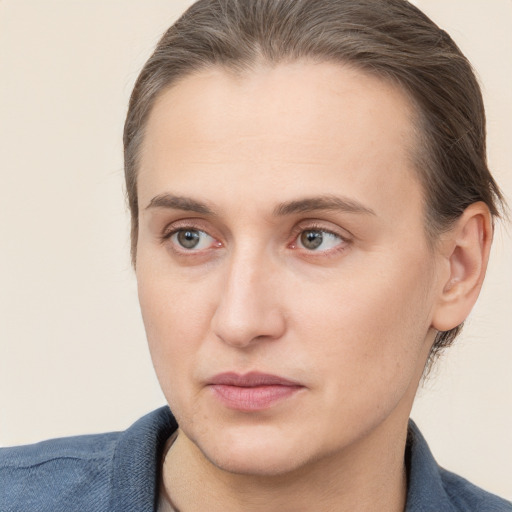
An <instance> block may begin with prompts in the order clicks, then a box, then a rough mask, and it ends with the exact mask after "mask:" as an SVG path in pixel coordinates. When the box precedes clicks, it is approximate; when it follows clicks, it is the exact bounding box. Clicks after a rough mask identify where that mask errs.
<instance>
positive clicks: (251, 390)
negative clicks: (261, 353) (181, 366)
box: [208, 372, 304, 412]
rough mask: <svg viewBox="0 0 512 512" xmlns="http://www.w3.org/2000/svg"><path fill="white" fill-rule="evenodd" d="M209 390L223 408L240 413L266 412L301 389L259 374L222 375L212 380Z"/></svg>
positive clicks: (276, 377)
mask: <svg viewBox="0 0 512 512" xmlns="http://www.w3.org/2000/svg"><path fill="white" fill-rule="evenodd" d="M208 386H209V388H210V389H211V390H212V393H213V395H214V396H215V398H217V399H218V400H219V401H220V402H221V403H222V404H223V405H224V406H226V407H228V408H229V409H234V410H238V411H242V412H255V411H263V410H265V409H269V408H270V407H272V406H275V405H277V404H278V403H281V402H283V401H286V400H287V399H289V398H291V397H292V396H293V395H295V394H296V393H297V392H299V391H300V390H301V389H304V386H303V385H301V384H299V383H298V382H294V381H291V380H288V379H285V378H283V377H280V376H277V375H270V374H267V373H259V372H251V373H246V374H244V375H240V374H237V373H234V372H228V373H221V374H218V375H216V376H215V377H213V378H212V379H211V380H210V381H209V383H208Z"/></svg>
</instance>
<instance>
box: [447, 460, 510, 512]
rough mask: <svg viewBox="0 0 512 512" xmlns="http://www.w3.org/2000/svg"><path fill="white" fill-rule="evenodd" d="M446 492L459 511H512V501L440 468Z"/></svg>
mask: <svg viewBox="0 0 512 512" xmlns="http://www.w3.org/2000/svg"><path fill="white" fill-rule="evenodd" d="M439 473H440V476H441V480H442V482H443V486H444V489H445V490H446V494H447V495H448V496H449V498H450V501H451V503H452V504H453V506H454V507H455V510H457V511H464V512H466V511H468V512H469V511H475V512H476V511H483V510H485V511H486V512H512V503H511V502H509V501H507V500H504V499H502V498H500V497H499V496H496V495H494V494H491V493H489V492H487V491H485V490H483V489H481V488H480V487H477V486H476V485H474V484H472V483H471V482H469V481H468V480H466V479H465V478H462V477H461V476H459V475H456V474H455V473H451V472H450V471H447V470H445V469H443V468H440V469H439Z"/></svg>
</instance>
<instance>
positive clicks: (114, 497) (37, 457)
mask: <svg viewBox="0 0 512 512" xmlns="http://www.w3.org/2000/svg"><path fill="white" fill-rule="evenodd" d="M176 428H177V424H176V421H175V420H174V417H173V416H172V414H171V412H170V411H169V409H168V408H167V407H163V408H161V409H158V410H156V411H153V412H152V413H150V414H147V415H146V416H144V417H143V418H141V419H140V420H138V421H137V422H136V423H134V424H133V425H132V426H131V427H130V428H128V429H127V430H125V431H123V432H113V433H106V434H97V435H87V436H78V437H68V438H61V439H54V440H50V441H43V442H41V443H37V444H33V445H29V446H20V447H14V448H2V449H0V511H1V512H25V511H29V510H30V511H32V510H37V511H38V512H61V511H62V512H75V511H76V512H78V511H80V512H82V511H83V510H93V511H94V512H103V511H105V512H106V511H108V512H126V511H128V510H137V511H140V512H146V511H153V505H154V502H155V496H156V495H157V485H158V484H157V475H158V472H159V465H160V458H161V454H162V450H163V447H164V446H165V441H166V440H167V438H168V437H169V435H170V434H171V433H172V432H173V431H174V430H176Z"/></svg>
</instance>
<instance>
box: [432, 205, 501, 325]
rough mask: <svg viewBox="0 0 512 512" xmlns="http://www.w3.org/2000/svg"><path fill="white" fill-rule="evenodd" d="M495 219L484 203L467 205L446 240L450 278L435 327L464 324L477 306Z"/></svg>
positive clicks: (435, 314) (443, 293)
mask: <svg viewBox="0 0 512 512" xmlns="http://www.w3.org/2000/svg"><path fill="white" fill-rule="evenodd" d="M492 232H493V228H492V218H491V214H490V212H489V208H488V207H487V205H486V204H485V203H483V202H478V203H474V204H472V205H470V206H468V207H467V208H466V210H465V211H464V213H463V214H462V215H461V217H460V218H459V219H458V220H457V222H456V224H455V226H454V227H453V228H452V229H451V230H450V231H449V233H447V235H446V239H445V240H443V247H444V249H445V251H446V252H445V256H444V257H445V258H446V263H447V264H448V267H449V273H448V274H449V275H448V278H446V276H445V277H444V282H442V283H441V285H442V289H441V292H440V296H439V300H438V303H437V306H436V309H435V311H434V315H433V321H432V326H433V327H434V328H435V329H437V330H438V331H449V330H450V329H453V328H454V327H457V326H458V325H460V324H461V323H462V322H464V320H465V319H466V318H467V316H468V315H469V313H470V311H471V309H472V308H473V306H474V304H475V302H476V300H477V298H478V295H479V293H480V289H481V287H482V283H483V280H484V277H485V272H486V270H487V262H488V260H489V252H490V248H491V242H492Z"/></svg>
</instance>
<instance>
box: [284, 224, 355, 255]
mask: <svg viewBox="0 0 512 512" xmlns="http://www.w3.org/2000/svg"><path fill="white" fill-rule="evenodd" d="M326 224H329V225H330V226H332V223H330V222H323V221H318V220H305V221H301V222H299V223H298V224H297V225H296V226H295V227H294V229H293V231H292V235H291V242H290V243H289V244H288V247H289V248H291V249H294V250H297V251H300V252H301V253H303V254H304V255H307V256H308V257H310V258H318V257H326V256H330V255H334V254H336V253H339V252H342V251H345V250H346V249H347V246H348V245H349V244H350V243H352V241H353V237H352V235H351V233H349V232H348V231H347V230H345V229H342V228H337V229H333V228H332V227H328V226H326ZM304 231H321V232H323V233H328V234H330V235H332V236H335V237H337V238H339V240H340V242H339V244H337V245H336V247H332V248H330V249H326V250H319V251H315V250H311V249H307V248H305V247H299V246H298V242H297V240H298V238H299V236H300V235H301V233H303V232H304Z"/></svg>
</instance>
